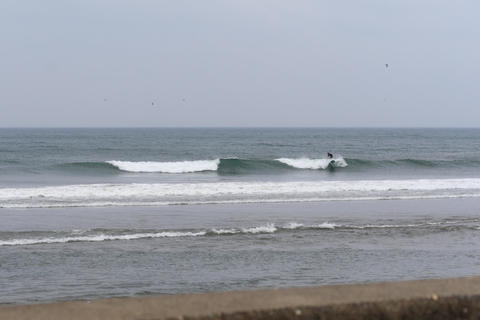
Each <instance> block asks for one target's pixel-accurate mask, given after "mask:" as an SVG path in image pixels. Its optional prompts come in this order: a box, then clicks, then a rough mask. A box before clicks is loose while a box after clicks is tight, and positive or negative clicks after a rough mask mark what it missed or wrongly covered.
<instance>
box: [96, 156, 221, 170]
mask: <svg viewBox="0 0 480 320" xmlns="http://www.w3.org/2000/svg"><path fill="white" fill-rule="evenodd" d="M106 162H107V163H109V164H111V165H112V166H115V167H117V168H118V169H120V170H122V171H128V172H161V173H189V172H201V171H216V170H217V169H218V165H219V164H220V159H215V160H193V161H175V162H154V161H138V162H134V161H117V160H111V161H106Z"/></svg>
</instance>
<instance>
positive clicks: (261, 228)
mask: <svg viewBox="0 0 480 320" xmlns="http://www.w3.org/2000/svg"><path fill="white" fill-rule="evenodd" d="M275 231H277V228H276V227H275V225H274V224H273V223H269V224H267V225H265V226H259V227H253V228H243V229H242V232H244V233H274V232H275Z"/></svg>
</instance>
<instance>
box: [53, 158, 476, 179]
mask: <svg viewBox="0 0 480 320" xmlns="http://www.w3.org/2000/svg"><path fill="white" fill-rule="evenodd" d="M332 160H333V161H332ZM462 167H465V168H472V167H473V168H475V167H480V160H424V159H396V160H385V159H356V158H343V157H336V158H334V159H327V158H305V157H303V158H286V157H283V158H277V159H241V158H219V159H213V160H186V161H122V160H108V161H101V162H74V163H66V164H60V165H57V168H58V169H60V170H66V171H71V172H80V173H84V172H96V173H105V174H113V173H120V172H134V173H170V174H182V173H200V172H217V173H218V174H220V175H242V174H258V173H270V174H274V173H277V172H288V171H289V170H290V171H291V170H327V169H342V170H346V169H348V170H371V169H382V168H383V169H390V168H407V169H409V168H423V169H428V168H462Z"/></svg>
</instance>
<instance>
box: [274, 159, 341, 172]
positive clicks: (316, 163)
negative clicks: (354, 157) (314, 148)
mask: <svg viewBox="0 0 480 320" xmlns="http://www.w3.org/2000/svg"><path fill="white" fill-rule="evenodd" d="M275 160H277V161H279V162H282V163H285V164H287V165H289V166H291V167H294V168H298V169H313V170H318V169H326V168H327V167H328V165H329V164H330V162H331V161H332V160H333V161H334V163H333V165H334V166H335V167H346V166H348V164H347V162H346V161H345V159H343V158H342V157H337V158H334V159H309V158H295V159H292V158H279V159H275Z"/></svg>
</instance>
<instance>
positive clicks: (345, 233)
mask: <svg viewBox="0 0 480 320" xmlns="http://www.w3.org/2000/svg"><path fill="white" fill-rule="evenodd" d="M327 152H331V153H333V159H329V158H327V156H326V155H327ZM332 160H333V161H332ZM479 204H480V129H353V128H352V129H345V128H343V129H341V128H338V129H314V128H311V129H308V128H307V129H282V128H275V129H261V128H240V129H221V128H219V129H211V128H184V129H173V128H172V129H166V128H165V129H153V128H152V129H0V293H1V294H0V303H26V302H44V301H57V300H69V299H91V298H99V297H111V296H131V295H142V294H164V293H166V294H171V293H189V292H206V291H218V290H236V289H255V288H267V287H285V286H288V287H290V286H310V285H322V284H331V283H361V282H370V281H387V280H403V279H422V278H434V277H454V276H465V275H475V274H478V272H479V271H480V249H478V248H479V244H480V238H479V236H480V215H479V211H480V210H479Z"/></svg>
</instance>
